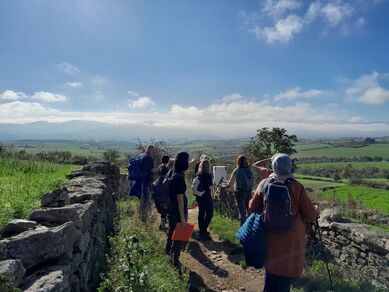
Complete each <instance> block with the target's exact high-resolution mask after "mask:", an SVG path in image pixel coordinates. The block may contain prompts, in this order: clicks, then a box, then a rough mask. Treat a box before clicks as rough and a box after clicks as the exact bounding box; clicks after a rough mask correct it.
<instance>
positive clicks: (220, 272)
mask: <svg viewBox="0 0 389 292" xmlns="http://www.w3.org/2000/svg"><path fill="white" fill-rule="evenodd" d="M188 253H189V254H190V255H191V256H192V257H193V258H194V259H196V260H197V261H198V262H199V263H200V264H202V265H204V266H205V267H206V268H208V269H210V270H211V271H212V273H213V274H214V275H217V276H218V277H221V278H226V277H228V272H227V271H226V270H224V269H222V268H221V267H219V266H217V265H215V264H214V263H213V262H212V260H210V259H209V258H208V256H207V255H205V254H204V253H203V251H202V250H201V248H200V244H199V243H198V242H197V241H191V242H190V243H189V246H188Z"/></svg>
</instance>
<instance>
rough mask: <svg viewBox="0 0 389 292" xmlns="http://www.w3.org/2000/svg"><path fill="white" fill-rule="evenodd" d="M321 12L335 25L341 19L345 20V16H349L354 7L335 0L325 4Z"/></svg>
mask: <svg viewBox="0 0 389 292" xmlns="http://www.w3.org/2000/svg"><path fill="white" fill-rule="evenodd" d="M321 12H322V13H323V15H324V16H325V18H326V20H327V21H328V23H329V24H330V25H331V26H337V25H338V24H339V23H341V22H342V21H345V20H346V18H348V17H350V16H351V15H352V14H353V12H354V9H353V7H352V6H350V5H349V4H347V3H342V2H341V1H335V2H332V3H327V4H325V5H324V6H323V8H322V9H321Z"/></svg>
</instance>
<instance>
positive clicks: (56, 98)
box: [31, 91, 67, 103]
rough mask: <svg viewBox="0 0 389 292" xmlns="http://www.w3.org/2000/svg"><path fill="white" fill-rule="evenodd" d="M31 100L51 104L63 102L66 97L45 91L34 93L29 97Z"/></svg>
mask: <svg viewBox="0 0 389 292" xmlns="http://www.w3.org/2000/svg"><path fill="white" fill-rule="evenodd" d="M31 98H32V99H38V100H41V101H45V102H51V103H55V102H64V101H66V99H67V98H66V96H64V95H62V94H55V93H51V92H47V91H39V92H35V93H34V94H33V95H32V96H31Z"/></svg>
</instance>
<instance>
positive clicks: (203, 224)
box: [196, 194, 213, 233]
mask: <svg viewBox="0 0 389 292" xmlns="http://www.w3.org/2000/svg"><path fill="white" fill-rule="evenodd" d="M196 201H197V203H198V205H199V216H198V223H199V229H200V233H207V229H208V226H209V223H211V220H212V217H213V201H212V196H211V194H204V195H202V196H201V197H196Z"/></svg>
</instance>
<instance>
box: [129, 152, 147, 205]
mask: <svg viewBox="0 0 389 292" xmlns="http://www.w3.org/2000/svg"><path fill="white" fill-rule="evenodd" d="M143 157H144V156H142V155H141V156H138V157H137V158H133V159H130V160H129V161H128V165H127V169H128V179H129V180H131V181H133V184H132V187H131V188H130V191H129V195H130V196H136V197H138V198H140V196H141V192H142V184H143V183H144V181H145V177H144V175H143V173H142V171H141V169H140V165H141V163H142V159H143Z"/></svg>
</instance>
